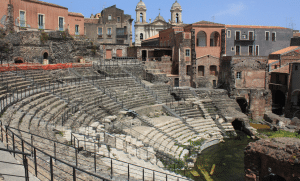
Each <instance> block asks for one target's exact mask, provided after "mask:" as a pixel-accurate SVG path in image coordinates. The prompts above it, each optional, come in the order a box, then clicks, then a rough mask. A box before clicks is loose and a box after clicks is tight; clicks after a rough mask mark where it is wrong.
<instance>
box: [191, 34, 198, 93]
mask: <svg viewBox="0 0 300 181" xmlns="http://www.w3.org/2000/svg"><path fill="white" fill-rule="evenodd" d="M191 55H192V57H191V65H192V75H191V79H190V84H191V87H194V88H196V82H195V81H196V70H197V69H196V68H197V67H196V66H197V64H196V50H195V30H194V29H192V30H191Z"/></svg>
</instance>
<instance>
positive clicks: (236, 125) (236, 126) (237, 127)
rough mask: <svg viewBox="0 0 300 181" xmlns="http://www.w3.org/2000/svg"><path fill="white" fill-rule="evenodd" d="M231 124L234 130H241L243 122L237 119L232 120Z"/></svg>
mask: <svg viewBox="0 0 300 181" xmlns="http://www.w3.org/2000/svg"><path fill="white" fill-rule="evenodd" d="M231 124H232V126H233V128H234V129H235V130H242V129H243V125H244V124H243V122H242V121H239V120H237V119H236V120H234V121H233V122H232V123H231Z"/></svg>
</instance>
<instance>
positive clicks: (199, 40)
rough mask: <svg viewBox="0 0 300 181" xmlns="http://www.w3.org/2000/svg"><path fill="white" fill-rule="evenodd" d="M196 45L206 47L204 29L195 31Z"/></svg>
mask: <svg viewBox="0 0 300 181" xmlns="http://www.w3.org/2000/svg"><path fill="white" fill-rule="evenodd" d="M197 46H200V47H206V33H205V32H204V31H199V32H198V33H197Z"/></svg>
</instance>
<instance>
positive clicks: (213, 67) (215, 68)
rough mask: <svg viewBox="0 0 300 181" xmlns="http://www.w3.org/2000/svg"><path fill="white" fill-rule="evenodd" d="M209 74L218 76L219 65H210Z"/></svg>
mask: <svg viewBox="0 0 300 181" xmlns="http://www.w3.org/2000/svg"><path fill="white" fill-rule="evenodd" d="M209 71H210V72H209V74H210V75H214V76H217V66H215V65H211V66H210V67H209Z"/></svg>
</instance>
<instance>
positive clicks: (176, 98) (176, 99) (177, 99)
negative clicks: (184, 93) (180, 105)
mask: <svg viewBox="0 0 300 181" xmlns="http://www.w3.org/2000/svg"><path fill="white" fill-rule="evenodd" d="M171 95H172V96H173V97H174V99H175V101H180V100H181V98H180V96H177V95H176V94H175V93H172V94H171Z"/></svg>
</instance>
